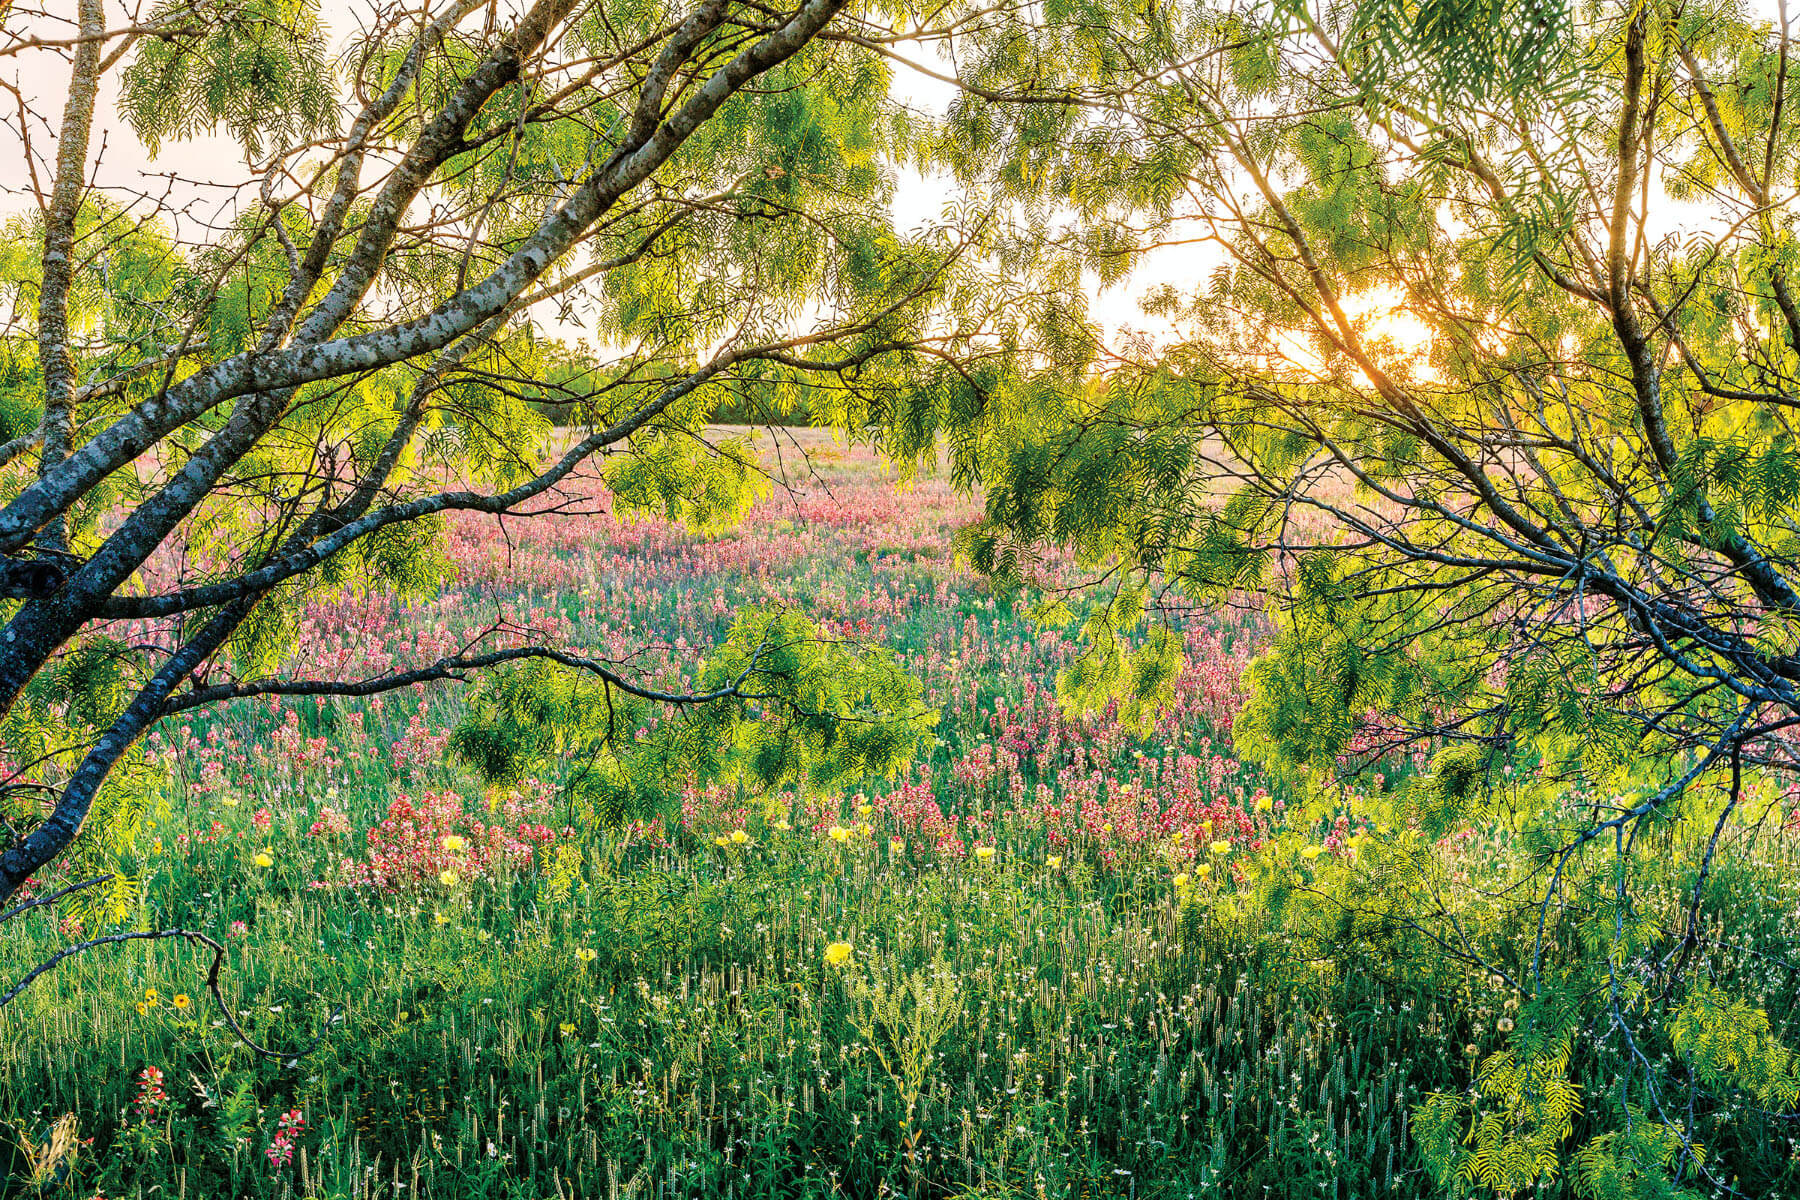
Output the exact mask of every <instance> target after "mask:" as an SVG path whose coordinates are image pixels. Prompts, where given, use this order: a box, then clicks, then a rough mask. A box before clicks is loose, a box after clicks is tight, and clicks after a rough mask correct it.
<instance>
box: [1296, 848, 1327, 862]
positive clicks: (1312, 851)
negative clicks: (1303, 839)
mask: <svg viewBox="0 0 1800 1200" xmlns="http://www.w3.org/2000/svg"><path fill="white" fill-rule="evenodd" d="M1323 853H1325V848H1324V847H1323V846H1308V847H1307V848H1306V849H1304V850H1302V851H1301V852H1300V857H1301V858H1304V859H1305V860H1306V861H1307V862H1311V861H1312V860H1313V859H1315V858H1317V857H1319V855H1321V854H1323Z"/></svg>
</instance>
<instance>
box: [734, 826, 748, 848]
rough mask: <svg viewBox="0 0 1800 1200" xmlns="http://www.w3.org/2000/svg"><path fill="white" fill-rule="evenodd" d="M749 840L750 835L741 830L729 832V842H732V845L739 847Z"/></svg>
mask: <svg viewBox="0 0 1800 1200" xmlns="http://www.w3.org/2000/svg"><path fill="white" fill-rule="evenodd" d="M749 840H750V835H749V834H747V833H745V832H744V831H743V830H741V829H734V830H732V831H731V841H732V844H733V845H737V846H741V845H743V844H744V843H745V842H747V841H749Z"/></svg>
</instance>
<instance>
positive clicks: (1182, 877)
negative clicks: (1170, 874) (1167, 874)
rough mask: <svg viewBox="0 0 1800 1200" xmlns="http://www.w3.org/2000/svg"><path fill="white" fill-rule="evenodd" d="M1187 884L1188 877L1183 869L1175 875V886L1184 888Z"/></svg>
mask: <svg viewBox="0 0 1800 1200" xmlns="http://www.w3.org/2000/svg"><path fill="white" fill-rule="evenodd" d="M1187 885H1188V877H1187V872H1186V871H1183V872H1181V873H1180V874H1179V875H1177V876H1175V886H1176V887H1178V888H1184V887H1186V886H1187Z"/></svg>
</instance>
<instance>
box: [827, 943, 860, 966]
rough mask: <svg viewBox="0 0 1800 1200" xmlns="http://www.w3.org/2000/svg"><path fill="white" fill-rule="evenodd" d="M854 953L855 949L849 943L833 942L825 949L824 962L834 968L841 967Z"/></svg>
mask: <svg viewBox="0 0 1800 1200" xmlns="http://www.w3.org/2000/svg"><path fill="white" fill-rule="evenodd" d="M854 953H856V948H855V947H854V946H852V945H851V944H850V943H849V942H833V943H831V945H829V946H827V947H825V961H826V962H828V963H830V964H831V965H832V966H834V967H841V966H843V965H844V964H845V963H847V962H849V961H850V956H851V955H852V954H854Z"/></svg>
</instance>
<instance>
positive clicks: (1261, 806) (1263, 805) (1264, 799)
mask: <svg viewBox="0 0 1800 1200" xmlns="http://www.w3.org/2000/svg"><path fill="white" fill-rule="evenodd" d="M1274 807H1275V801H1274V800H1273V799H1272V798H1270V797H1268V796H1258V797H1257V798H1256V811H1257V812H1268V811H1269V810H1270V809H1272V808H1274Z"/></svg>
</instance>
